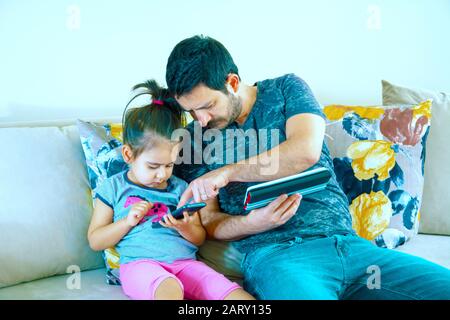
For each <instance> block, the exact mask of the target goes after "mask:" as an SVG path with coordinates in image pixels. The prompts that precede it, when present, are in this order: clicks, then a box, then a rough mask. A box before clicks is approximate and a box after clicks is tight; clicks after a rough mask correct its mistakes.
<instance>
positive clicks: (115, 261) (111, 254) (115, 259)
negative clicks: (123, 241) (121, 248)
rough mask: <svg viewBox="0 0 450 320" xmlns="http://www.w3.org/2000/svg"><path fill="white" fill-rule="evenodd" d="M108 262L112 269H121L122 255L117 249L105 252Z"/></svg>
mask: <svg viewBox="0 0 450 320" xmlns="http://www.w3.org/2000/svg"><path fill="white" fill-rule="evenodd" d="M105 256H106V261H107V262H108V265H109V267H110V268H111V269H119V267H120V264H119V258H120V255H119V253H118V252H117V250H116V249H115V248H109V249H106V250H105Z"/></svg>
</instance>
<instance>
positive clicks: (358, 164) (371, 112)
mask: <svg viewBox="0 0 450 320" xmlns="http://www.w3.org/2000/svg"><path fill="white" fill-rule="evenodd" d="M324 113H325V115H326V117H327V119H328V121H329V123H328V129H327V136H328V138H329V139H331V140H332V141H329V143H328V145H329V146H330V152H331V154H332V156H333V163H334V167H335V173H336V177H337V179H338V182H339V184H340V185H341V187H342V189H343V190H344V192H345V194H346V195H347V198H348V201H349V204H350V206H349V209H350V213H351V215H352V220H353V228H354V229H355V231H356V232H357V233H358V235H360V236H361V237H363V238H366V239H368V240H372V241H373V242H374V243H375V244H376V245H378V246H380V247H387V248H395V247H397V246H399V245H402V244H404V243H405V242H406V241H407V240H408V239H410V238H412V237H413V236H415V235H416V234H417V232H418V227H419V220H420V212H419V210H420V205H421V201H422V190H423V181H424V180H423V179H424V178H423V177H424V163H425V151H426V140H427V136H428V132H429V130H430V120H431V100H427V101H424V102H421V103H419V104H417V105H398V106H389V107H386V106H374V107H361V106H344V105H329V106H326V107H325V108H324Z"/></svg>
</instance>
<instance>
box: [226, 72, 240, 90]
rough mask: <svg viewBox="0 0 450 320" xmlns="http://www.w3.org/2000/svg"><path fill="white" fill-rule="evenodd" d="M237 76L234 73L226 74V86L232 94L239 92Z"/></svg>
mask: <svg viewBox="0 0 450 320" xmlns="http://www.w3.org/2000/svg"><path fill="white" fill-rule="evenodd" d="M239 84H240V81H239V76H238V75H237V74H236V73H230V74H228V77H227V81H226V85H227V86H229V87H230V88H231V90H232V91H233V93H237V92H238V90H239Z"/></svg>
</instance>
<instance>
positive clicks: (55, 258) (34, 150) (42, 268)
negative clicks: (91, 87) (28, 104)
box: [0, 126, 103, 287]
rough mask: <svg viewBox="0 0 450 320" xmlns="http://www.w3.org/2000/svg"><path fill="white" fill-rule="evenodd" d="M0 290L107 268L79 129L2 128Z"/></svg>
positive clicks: (0, 162)
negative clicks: (98, 247)
mask: <svg viewBox="0 0 450 320" xmlns="http://www.w3.org/2000/svg"><path fill="white" fill-rule="evenodd" d="M0 144H1V145H2V148H3V150H4V153H3V154H2V157H1V158H0V171H1V172H2V178H1V180H0V203H1V204H2V206H1V207H0V266H1V272H0V287H5V286H10V285H13V284H17V283H20V282H25V281H30V280H34V279H40V278H44V277H48V276H52V275H56V274H64V273H66V271H67V269H68V267H70V266H72V265H75V266H78V267H79V268H80V269H81V270H87V269H93V268H98V267H100V266H102V265H103V261H102V258H101V255H100V254H99V253H96V252H94V251H92V250H91V249H90V248H89V245H88V242H87V237H86V234H87V228H88V224H89V220H90V216H91V214H92V204H91V201H90V197H91V194H90V190H89V185H88V180H87V174H86V168H85V164H84V163H85V161H84V159H83V152H82V149H81V144H80V140H79V136H78V130H77V128H76V126H67V127H63V128H58V127H36V128H26V127H25V128H1V129H0Z"/></svg>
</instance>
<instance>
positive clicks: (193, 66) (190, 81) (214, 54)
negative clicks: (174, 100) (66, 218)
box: [166, 35, 239, 96]
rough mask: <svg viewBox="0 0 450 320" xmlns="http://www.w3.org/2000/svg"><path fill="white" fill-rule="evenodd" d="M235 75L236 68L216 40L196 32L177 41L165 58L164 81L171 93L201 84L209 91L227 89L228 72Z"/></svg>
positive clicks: (224, 90) (189, 89) (180, 91)
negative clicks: (194, 34) (166, 58)
mask: <svg viewBox="0 0 450 320" xmlns="http://www.w3.org/2000/svg"><path fill="white" fill-rule="evenodd" d="M230 73H235V74H237V75H238V76H239V72H238V67H237V66H236V65H235V63H234V61H233V58H232V57H231V55H230V53H229V52H228V50H227V49H226V48H225V47H224V45H223V44H221V43H220V42H219V41H217V40H215V39H213V38H210V37H207V36H203V35H197V36H193V37H191V38H187V39H184V40H182V41H181V42H179V43H178V44H177V45H176V46H175V48H173V50H172V52H171V53H170V56H169V58H168V60H167V66H166V82H167V86H168V88H169V91H170V93H171V94H172V95H174V96H181V95H183V94H186V93H189V92H191V91H192V89H193V88H195V87H196V86H197V85H198V84H200V83H202V84H204V85H206V86H207V87H208V88H210V89H213V90H220V91H223V92H227V91H226V89H225V82H226V79H227V76H228V74H230Z"/></svg>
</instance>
